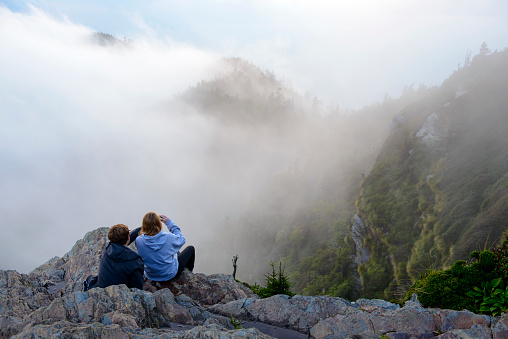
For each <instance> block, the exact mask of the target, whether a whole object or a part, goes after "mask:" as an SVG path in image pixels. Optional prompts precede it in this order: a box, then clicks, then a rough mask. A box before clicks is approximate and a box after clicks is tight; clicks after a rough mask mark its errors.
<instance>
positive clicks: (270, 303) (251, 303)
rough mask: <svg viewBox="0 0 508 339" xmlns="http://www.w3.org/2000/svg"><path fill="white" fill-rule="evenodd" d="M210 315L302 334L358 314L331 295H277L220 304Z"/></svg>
mask: <svg viewBox="0 0 508 339" xmlns="http://www.w3.org/2000/svg"><path fill="white" fill-rule="evenodd" d="M208 310H209V311H210V312H214V313H218V314H222V315H224V316H229V315H232V316H233V317H235V318H238V319H242V320H249V321H259V322H263V323H267V324H271V325H275V326H279V327H286V328H291V329H294V330H296V331H299V332H302V333H308V331H309V329H310V328H311V327H312V326H314V325H315V324H317V323H318V322H319V321H321V320H323V319H326V318H329V317H333V316H334V315H336V314H339V313H340V314H353V313H359V312H360V311H359V310H358V309H357V308H354V307H352V306H351V303H350V302H349V301H346V300H344V299H342V298H334V297H329V296H316V297H306V296H301V295H297V296H294V297H288V296H286V295H276V296H273V297H270V298H266V299H257V298H247V299H240V300H236V301H232V302H229V303H227V304H217V305H213V306H210V307H209V308H208Z"/></svg>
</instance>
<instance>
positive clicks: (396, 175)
mask: <svg viewBox="0 0 508 339" xmlns="http://www.w3.org/2000/svg"><path fill="white" fill-rule="evenodd" d="M507 87H508V51H504V52H496V53H493V54H490V55H488V53H481V54H479V55H477V56H476V57H475V58H473V60H472V62H471V63H470V64H467V65H466V66H465V67H463V68H461V69H460V70H458V71H456V72H455V73H453V74H452V76H450V78H449V79H447V80H446V81H445V82H444V83H443V84H442V86H441V87H440V88H439V89H438V90H436V91H434V92H433V93H431V94H429V95H428V97H427V98H425V99H424V100H421V101H417V102H415V103H414V104H412V105H409V106H408V107H406V108H404V109H403V110H402V111H401V113H400V114H399V115H398V116H397V117H396V118H395V119H394V125H393V129H392V134H391V135H390V136H389V137H388V139H387V140H386V142H385V143H384V145H383V148H382V150H381V151H380V153H379V156H378V157H377V159H376V163H375V165H374V166H373V168H372V171H371V172H370V174H369V175H368V176H367V177H366V179H365V180H364V181H363V182H362V185H361V189H360V195H359V198H358V199H357V201H356V207H357V210H358V214H359V215H360V216H361V217H362V218H363V219H364V221H365V224H366V226H367V227H366V231H365V232H364V239H363V245H364V246H365V249H366V250H367V252H368V253H369V256H368V259H367V260H364V261H363V262H362V264H361V265H360V267H359V269H358V271H359V273H360V275H361V278H362V287H363V289H362V294H363V295H364V296H366V297H384V298H392V297H393V296H396V295H397V294H399V293H401V291H403V290H404V289H405V287H406V286H407V285H408V284H409V283H410V282H411V281H412V280H414V279H415V278H416V277H417V276H418V275H419V274H420V273H421V272H423V271H425V270H427V269H442V268H446V267H449V266H450V265H451V264H453V262H455V261H456V260H458V259H468V258H469V254H470V252H471V251H473V250H483V249H485V248H490V247H491V246H493V245H494V244H497V243H499V242H500V241H502V240H503V238H504V237H503V235H504V234H505V233H506V231H507V229H508V133H507V132H506V131H507V130H508V96H507V95H506V88H507Z"/></svg>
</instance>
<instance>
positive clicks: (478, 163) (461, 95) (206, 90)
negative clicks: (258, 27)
mask: <svg viewBox="0 0 508 339" xmlns="http://www.w3.org/2000/svg"><path fill="white" fill-rule="evenodd" d="M487 54H488V53H481V54H480V55H477V56H476V57H475V58H473V60H472V62H470V63H468V64H466V65H465V67H463V68H461V69H459V70H457V71H455V72H454V73H453V74H452V75H451V76H450V78H449V79H447V80H446V81H445V82H444V83H443V84H442V85H441V86H440V87H433V88H426V87H425V86H420V87H419V88H418V89H417V90H415V89H414V88H413V86H408V87H406V88H405V89H404V91H403V93H402V95H401V97H400V98H397V99H392V98H390V97H386V98H385V100H384V101H383V102H382V103H380V104H376V105H372V106H369V107H365V108H363V109H361V110H358V111H354V112H351V111H345V110H342V109H340V108H339V107H324V106H323V104H322V103H321V102H320V100H319V99H318V98H317V97H316V96H312V95H310V94H305V95H300V94H299V93H297V92H296V91H295V90H294V89H293V88H292V87H291V86H290V84H289V82H288V81H285V80H281V79H277V78H276V77H275V75H274V74H273V73H272V72H270V71H265V72H263V71H261V70H259V69H258V68H257V67H255V66H253V65H251V64H249V63H248V62H246V61H243V60H241V59H227V60H224V62H223V65H222V72H221V73H219V74H218V75H217V76H216V77H215V78H214V79H211V80H203V81H202V82H200V83H199V84H197V85H196V86H195V87H192V88H189V90H188V91H186V92H185V93H183V94H182V95H181V97H180V99H181V102H183V103H184V105H185V107H187V109H189V110H193V111H194V110H195V111H198V112H199V113H200V114H203V115H204V116H207V117H208V118H209V119H212V120H214V121H215V122H216V123H217V124H218V126H219V128H220V129H221V131H222V133H221V137H220V138H219V139H218V140H217V141H216V143H215V144H213V145H211V146H210V149H211V150H212V151H213V156H214V158H216V159H222V160H224V161H226V163H227V164H228V166H229V167H231V168H233V169H234V170H237V171H242V170H249V168H251V167H252V168H254V167H255V168H257V170H256V171H254V172H253V173H252V174H253V176H252V177H251V179H252V184H253V187H255V188H256V189H255V190H253V191H252V192H249V193H251V198H250V204H249V206H244V207H243V208H242V209H241V210H240V211H239V213H238V214H236V215H232V216H225V217H224V219H223V221H221V222H220V223H219V224H218V225H216V226H215V229H216V232H215V233H214V237H213V239H210V241H208V242H207V244H205V245H203V248H202V250H203V252H205V253H213V255H209V256H207V258H204V260H205V261H207V260H208V261H207V263H209V264H210V265H217V263H219V265H222V266H221V267H219V268H218V269H221V270H223V271H226V272H227V271H230V270H232V266H231V258H232V257H233V256H235V255H238V258H239V260H238V272H237V277H238V278H239V279H240V280H242V281H245V282H248V283H249V284H254V283H256V282H257V283H260V282H262V281H264V274H265V273H266V272H268V271H269V270H270V266H269V263H270V262H274V263H277V264H278V263H279V262H282V264H283V266H284V269H285V272H286V274H287V275H288V277H289V278H290V281H291V283H292V290H293V291H294V292H296V293H302V294H308V295H316V294H327V295H332V296H341V297H345V298H349V299H353V298H355V297H358V296H363V297H370V298H374V297H381V298H385V299H392V298H394V297H402V296H403V295H404V293H405V291H406V290H407V288H408V286H409V285H411V284H412V282H414V280H415V279H416V278H417V277H418V276H419V275H420V273H422V272H425V271H426V270H427V269H429V268H433V269H443V268H447V267H450V266H451V264H453V262H455V261H456V260H458V259H467V258H469V253H470V252H471V251H472V250H482V249H484V248H488V247H489V246H492V245H494V244H496V243H499V241H500V239H502V236H503V233H504V232H505V230H506V229H507V226H508V225H507V220H508V218H507V216H508V210H507V209H508V204H507V199H508V194H507V193H508V174H507V173H508V154H507V152H508V148H507V147H506V145H508V136H507V133H505V131H506V129H507V127H508V126H507V124H508V98H507V96H506V94H505V88H506V87H507V85H508V67H507V66H508V52H507V51H504V52H495V53H493V54H490V55H487ZM234 159H242V160H241V161H237V162H235V160H234ZM221 166H224V163H221ZM259 168H262V170H259ZM211 172H212V173H213V171H211ZM231 180H232V181H231V182H229V183H226V182H225V183H224V184H225V186H224V187H225V189H227V187H228V186H227V185H234V178H231ZM355 214H358V215H359V216H360V217H361V218H362V219H360V220H363V221H364V222H365V230H364V232H363V233H362V235H361V236H362V237H361V238H360V239H358V238H356V239H353V237H352V234H351V226H352V220H353V216H354V215H355ZM359 244H360V246H359ZM357 246H359V248H357ZM360 258H361V259H360ZM214 267H216V266H214Z"/></svg>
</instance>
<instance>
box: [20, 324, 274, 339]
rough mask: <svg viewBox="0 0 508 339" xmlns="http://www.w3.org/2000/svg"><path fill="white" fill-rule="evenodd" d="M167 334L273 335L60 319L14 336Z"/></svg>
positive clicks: (135, 338)
mask: <svg viewBox="0 0 508 339" xmlns="http://www.w3.org/2000/svg"><path fill="white" fill-rule="evenodd" d="M154 337H157V338H165V339H172V338H174V339H194V338H210V339H213V338H217V339H219V338H238V339H240V338H250V339H270V338H272V337H270V336H268V335H266V334H263V333H261V332H260V331H259V330H257V329H255V328H249V329H238V330H233V329H226V328H224V327H221V326H220V325H217V324H211V325H207V326H197V327H194V328H193V329H191V330H187V331H173V330H171V329H152V328H147V329H143V330H141V329H133V328H132V327H128V326H127V327H124V326H121V325H119V324H109V325H104V324H101V323H92V324H81V323H72V322H69V321H59V322H56V323H54V324H51V325H45V324H37V325H29V326H27V327H25V328H24V329H23V331H22V332H20V333H18V334H17V335H15V336H13V337H12V338H13V339H25V338H26V339H28V338H76V339H81V338H82V339H88V338H90V339H92V338H94V339H97V338H118V339H142V338H154Z"/></svg>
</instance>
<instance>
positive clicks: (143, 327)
mask: <svg viewBox="0 0 508 339" xmlns="http://www.w3.org/2000/svg"><path fill="white" fill-rule="evenodd" d="M105 234H106V229H105V228H100V229H97V230H95V231H92V232H89V233H87V234H86V235H85V237H84V238H83V239H81V240H79V241H78V242H77V243H76V245H75V246H74V247H73V248H72V250H71V251H70V252H68V253H67V254H65V255H64V256H63V257H62V258H53V259H51V260H49V261H48V262H46V263H45V264H43V265H41V266H40V267H38V268H37V269H35V270H34V271H33V272H31V273H30V274H28V275H26V274H19V273H17V272H16V271H0V295H1V299H0V337H3V338H8V337H13V338H49V337H77V338H112V337H113V338H116V337H119V338H124V337H125V338H152V337H158V338H244V337H245V338H271V337H272V336H271V335H273V336H274V337H278V338H307V337H308V336H310V337H313V338H351V337H353V336H354V337H355V338H356V337H362V338H379V337H380V336H381V335H386V336H387V337H389V338H409V336H418V337H425V338H431V337H434V335H436V336H438V337H441V338H452V337H453V338H456V337H460V338H466V337H474V338H492V336H493V335H495V336H497V337H498V336H500V335H506V334H508V317H505V316H504V315H503V316H502V317H500V318H491V317H488V316H483V315H475V314H473V313H471V312H468V311H450V310H439V309H425V308H422V307H421V305H420V304H419V303H418V301H417V300H416V299H415V300H413V301H409V302H407V303H406V304H405V306H404V307H402V308H401V307H399V305H395V304H392V303H389V302H386V301H382V300H366V299H360V300H357V301H356V302H349V301H347V300H344V299H341V298H334V297H329V296H317V297H308V296H299V295H297V296H294V297H288V296H284V295H277V296H273V297H271V298H267V299H259V298H258V297H257V296H256V295H254V294H253V293H252V292H251V291H250V289H248V288H246V287H245V286H244V285H243V284H241V283H238V282H236V281H235V280H234V279H233V278H232V276H229V275H224V274H214V275H208V276H207V275H204V274H193V273H191V272H188V271H185V272H184V273H183V274H182V276H181V277H179V278H178V279H177V280H176V281H174V282H172V283H170V284H167V285H165V286H164V287H165V288H160V286H159V288H158V287H156V286H153V285H152V284H150V283H146V284H145V288H144V289H143V290H138V289H128V288H127V287H126V286H125V285H117V286H110V287H107V288H105V289H102V288H95V289H92V290H90V291H87V292H83V291H82V290H81V287H82V285H81V283H82V279H83V278H84V277H86V276H87V275H88V274H89V273H90V272H92V273H93V272H96V271H97V269H98V267H97V264H98V260H99V258H100V257H101V255H102V249H103V248H104V245H105ZM80 265H83V266H80ZM233 323H242V324H243V327H245V328H242V329H235V327H234V325H233ZM260 329H261V330H262V331H263V332H265V333H263V332H262V331H261V330H260ZM270 334H271V335H270Z"/></svg>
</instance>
